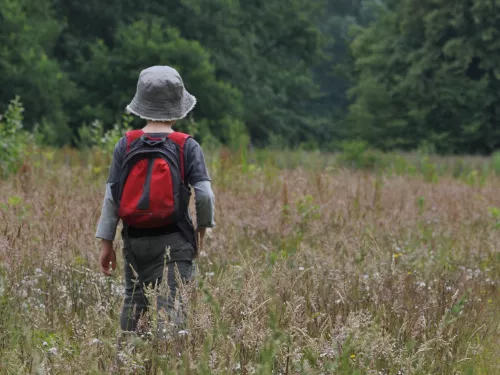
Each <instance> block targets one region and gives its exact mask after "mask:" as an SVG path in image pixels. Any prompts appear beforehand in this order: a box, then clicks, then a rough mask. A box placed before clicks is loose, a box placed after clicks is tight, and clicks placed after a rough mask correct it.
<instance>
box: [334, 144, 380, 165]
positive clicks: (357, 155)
mask: <svg viewBox="0 0 500 375" xmlns="http://www.w3.org/2000/svg"><path fill="white" fill-rule="evenodd" d="M337 160H338V162H339V163H340V164H341V165H343V166H346V167H348V168H354V169H376V168H380V167H383V166H384V163H385V161H384V155H383V154H382V153H380V152H377V151H375V150H373V149H371V148H370V147H369V145H368V143H367V142H365V141H352V142H344V143H342V153H341V154H340V155H339V156H338V158H337Z"/></svg>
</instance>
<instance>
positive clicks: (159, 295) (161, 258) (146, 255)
mask: <svg viewBox="0 0 500 375" xmlns="http://www.w3.org/2000/svg"><path fill="white" fill-rule="evenodd" d="M167 249H168V250H167ZM167 251H168V252H169V256H167ZM123 252H124V259H125V300H124V303H123V309H122V312H121V316H120V325H121V329H122V330H123V331H136V330H137V329H138V327H137V323H138V321H139V319H140V317H141V316H142V315H143V314H144V313H145V312H146V311H147V310H148V308H150V307H151V303H150V301H148V299H147V296H146V295H145V293H144V290H145V287H153V288H155V294H154V295H155V298H156V306H157V309H158V312H159V317H161V316H162V314H163V313H166V314H167V315H168V316H169V317H170V319H171V322H172V323H175V325H177V326H179V325H181V324H182V322H183V319H184V312H183V309H182V307H181V308H180V310H179V306H176V303H175V300H176V297H177V298H179V296H177V292H178V290H179V283H183V284H185V283H188V282H189V281H190V279H191V278H192V276H193V267H194V266H193V257H194V249H193V246H192V245H191V244H190V243H189V242H187V241H186V240H185V239H184V237H183V236H182V235H181V234H180V233H172V234H166V235H162V236H154V237H141V238H126V237H125V238H124V248H123ZM130 265H132V267H133V268H134V270H135V271H136V272H137V273H138V275H139V279H138V280H136V279H135V277H134V273H133V271H132V269H131V268H130ZM165 266H166V267H165ZM165 268H166V269H165ZM165 278H166V282H167V285H166V286H168V288H167V287H166V286H165V285H163V284H162V283H164V282H165V280H164V279H165ZM150 297H151V296H150ZM181 306H182V304H181ZM162 323H163V322H161V321H160V322H159V327H160V326H162V327H163V324H162Z"/></svg>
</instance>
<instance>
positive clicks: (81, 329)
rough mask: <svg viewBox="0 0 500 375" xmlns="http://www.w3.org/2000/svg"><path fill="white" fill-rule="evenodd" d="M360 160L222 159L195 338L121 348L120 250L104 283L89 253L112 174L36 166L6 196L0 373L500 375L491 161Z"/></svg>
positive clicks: (83, 164) (17, 177)
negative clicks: (106, 186) (106, 187)
mask: <svg viewBox="0 0 500 375" xmlns="http://www.w3.org/2000/svg"><path fill="white" fill-rule="evenodd" d="M358 146H359V145H358ZM356 147H357V146H356ZM356 147H355V145H354V146H352V147H351V148H348V149H347V150H345V151H346V152H345V154H344V156H337V157H335V156H327V155H320V154H317V153H311V152H299V151H296V152H290V153H272V152H269V151H268V152H264V151H262V152H257V151H256V152H253V153H234V152H230V151H227V150H223V151H211V152H210V153H209V167H210V172H211V176H212V179H213V188H214V192H215V194H216V198H217V213H216V219H217V220H216V221H217V228H216V229H214V230H213V231H212V232H211V233H210V236H209V237H208V238H207V240H206V244H205V248H204V251H203V252H202V253H201V254H200V257H199V258H198V259H197V261H196V263H197V275H196V278H195V280H194V282H192V283H191V284H190V285H189V286H188V287H186V288H185V290H183V293H184V295H185V298H186V299H187V300H188V302H189V304H188V310H189V315H188V322H187V327H186V329H185V330H182V331H180V332H177V333H176V334H175V335H173V336H172V338H171V340H169V341H167V342H160V341H158V340H157V339H156V338H155V337H154V335H145V337H130V338H127V340H126V341H125V343H124V344H123V345H122V346H120V347H117V345H116V343H117V338H118V337H119V330H118V328H119V323H118V317H119V312H120V308H121V299H122V293H123V287H122V281H123V278H122V270H123V265H122V263H121V261H122V256H121V253H120V251H119V247H120V241H119V238H117V242H116V246H117V251H118V254H119V258H120V262H119V266H118V269H117V271H116V272H115V275H114V277H112V278H105V277H104V276H102V275H101V274H100V273H99V270H98V253H99V244H98V241H97V240H95V239H94V232H95V227H96V222H97V219H98V216H99V212H100V205H101V201H102V198H103V193H104V183H105V179H106V174H107V170H106V168H107V162H108V161H109V160H108V158H107V157H106V155H105V154H104V153H103V152H98V151H93V152H91V151H87V152H78V151H74V150H70V149H66V150H59V151H50V150H42V149H38V150H35V151H33V152H32V154H31V156H30V162H29V163H26V164H25V165H24V166H23V167H21V168H20V169H19V171H18V172H17V173H15V174H12V175H11V176H10V177H9V178H8V179H6V180H4V181H1V184H0V216H1V222H0V223H1V224H0V374H112V373H116V374H186V375H187V374H242V375H247V374H263V375H266V374H353V375H354V374H370V375H375V374H387V375H389V374H391V375H393V374H394V375H396V374H405V375H409V374H443V375H452V374H478V375H479V374H484V375H486V374H488V375H491V374H500V361H499V360H498V358H500V298H499V297H500V296H499V292H498V286H499V283H500V252H499V247H498V243H499V241H500V193H499V190H498V187H499V186H500V176H497V174H496V173H495V170H494V168H493V167H492V166H493V165H494V164H493V161H492V160H489V159H483V158H470V159H458V158H457V159H452V158H446V159H439V160H434V159H432V157H427V156H425V157H416V156H408V157H402V156H401V157H400V156H397V155H396V156H394V155H393V156H391V157H390V158H391V159H390V160H389V161H390V162H386V160H385V159H381V158H380V155H379V154H370V153H368V152H365V150H361V151H359V147H357V148H356ZM353 150H354V151H353ZM356 150H358V151H359V152H358V151H356ZM349 151H350V152H351V153H350V154H349ZM346 155H347V156H346ZM412 157H413V158H414V159H415V158H418V160H416V161H415V160H414V161H412V160H413V159H412ZM482 166H487V167H484V168H483V167H482ZM365 167H366V168H365ZM152 315H154V313H153V314H152ZM152 320H153V321H154V316H152ZM117 358H119V361H117ZM118 363H119V364H118Z"/></svg>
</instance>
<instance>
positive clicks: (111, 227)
mask: <svg viewBox="0 0 500 375" xmlns="http://www.w3.org/2000/svg"><path fill="white" fill-rule="evenodd" d="M125 147H126V141H125V138H122V139H121V140H120V141H119V142H118V143H117V144H116V146H115V150H114V153H113V161H112V163H111V168H110V170H109V176H108V181H107V183H106V192H105V194H104V201H103V204H102V210H101V217H100V219H99V223H98V225H97V231H96V235H95V236H96V237H97V238H100V239H101V240H102V241H101V254H100V265H101V271H102V272H103V273H104V274H105V275H108V276H110V275H111V271H110V269H109V266H110V263H111V268H112V269H113V270H114V269H115V268H116V254H115V251H114V249H113V241H114V239H115V234H116V228H117V227H118V222H119V220H120V219H119V217H118V207H117V204H116V202H115V200H114V198H113V194H112V189H113V188H114V187H115V186H116V184H117V183H118V180H119V178H120V170H121V164H122V161H123V156H124V153H125Z"/></svg>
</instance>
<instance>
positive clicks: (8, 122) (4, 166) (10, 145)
mask: <svg viewBox="0 0 500 375" xmlns="http://www.w3.org/2000/svg"><path fill="white" fill-rule="evenodd" d="M23 112H24V108H23V106H22V104H21V101H20V99H19V98H15V99H14V100H12V101H11V102H10V104H9V106H8V107H7V111H6V112H5V114H4V115H3V116H0V177H1V178H5V177H7V176H8V175H9V174H11V173H14V172H16V171H17V169H18V168H19V167H20V166H21V164H22V158H23V152H24V150H25V146H26V145H25V142H26V139H25V138H26V137H25V136H26V135H25V134H24V132H23Z"/></svg>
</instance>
